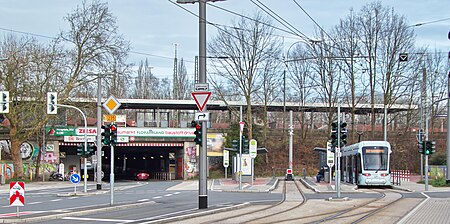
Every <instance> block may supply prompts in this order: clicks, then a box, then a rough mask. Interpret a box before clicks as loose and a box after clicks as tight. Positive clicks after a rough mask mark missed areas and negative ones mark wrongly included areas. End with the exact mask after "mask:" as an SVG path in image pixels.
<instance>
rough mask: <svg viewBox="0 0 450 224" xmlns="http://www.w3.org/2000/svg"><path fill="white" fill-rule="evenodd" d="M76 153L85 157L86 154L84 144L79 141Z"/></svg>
mask: <svg viewBox="0 0 450 224" xmlns="http://www.w3.org/2000/svg"><path fill="white" fill-rule="evenodd" d="M77 155H78V156H81V157H85V156H86V153H85V151H84V144H83V143H81V144H79V145H78V146H77Z"/></svg>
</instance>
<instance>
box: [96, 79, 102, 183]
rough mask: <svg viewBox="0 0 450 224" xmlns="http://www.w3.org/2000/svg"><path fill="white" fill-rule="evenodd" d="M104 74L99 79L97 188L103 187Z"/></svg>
mask: <svg viewBox="0 0 450 224" xmlns="http://www.w3.org/2000/svg"><path fill="white" fill-rule="evenodd" d="M101 134H102V76H101V75H98V80H97V153H96V154H97V170H96V171H97V190H101V189H102V173H103V172H102V137H101Z"/></svg>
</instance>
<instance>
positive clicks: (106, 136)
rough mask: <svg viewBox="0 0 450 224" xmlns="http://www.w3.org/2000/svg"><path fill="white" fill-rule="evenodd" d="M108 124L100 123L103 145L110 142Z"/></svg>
mask: <svg viewBox="0 0 450 224" xmlns="http://www.w3.org/2000/svg"><path fill="white" fill-rule="evenodd" d="M110 128H111V127H110V126H109V125H102V129H103V132H102V143H103V145H110V144H111V132H110Z"/></svg>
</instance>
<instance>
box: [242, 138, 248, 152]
mask: <svg viewBox="0 0 450 224" xmlns="http://www.w3.org/2000/svg"><path fill="white" fill-rule="evenodd" d="M248 149H249V147H248V138H247V137H246V136H242V151H243V152H244V154H248Z"/></svg>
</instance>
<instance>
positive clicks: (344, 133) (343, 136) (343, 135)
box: [339, 122, 348, 147]
mask: <svg viewBox="0 0 450 224" xmlns="http://www.w3.org/2000/svg"><path fill="white" fill-rule="evenodd" d="M339 131H340V132H341V136H340V137H341V141H340V142H339V143H340V147H344V146H345V145H347V132H348V130H347V123H345V122H343V123H341V128H340V129H339Z"/></svg>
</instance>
